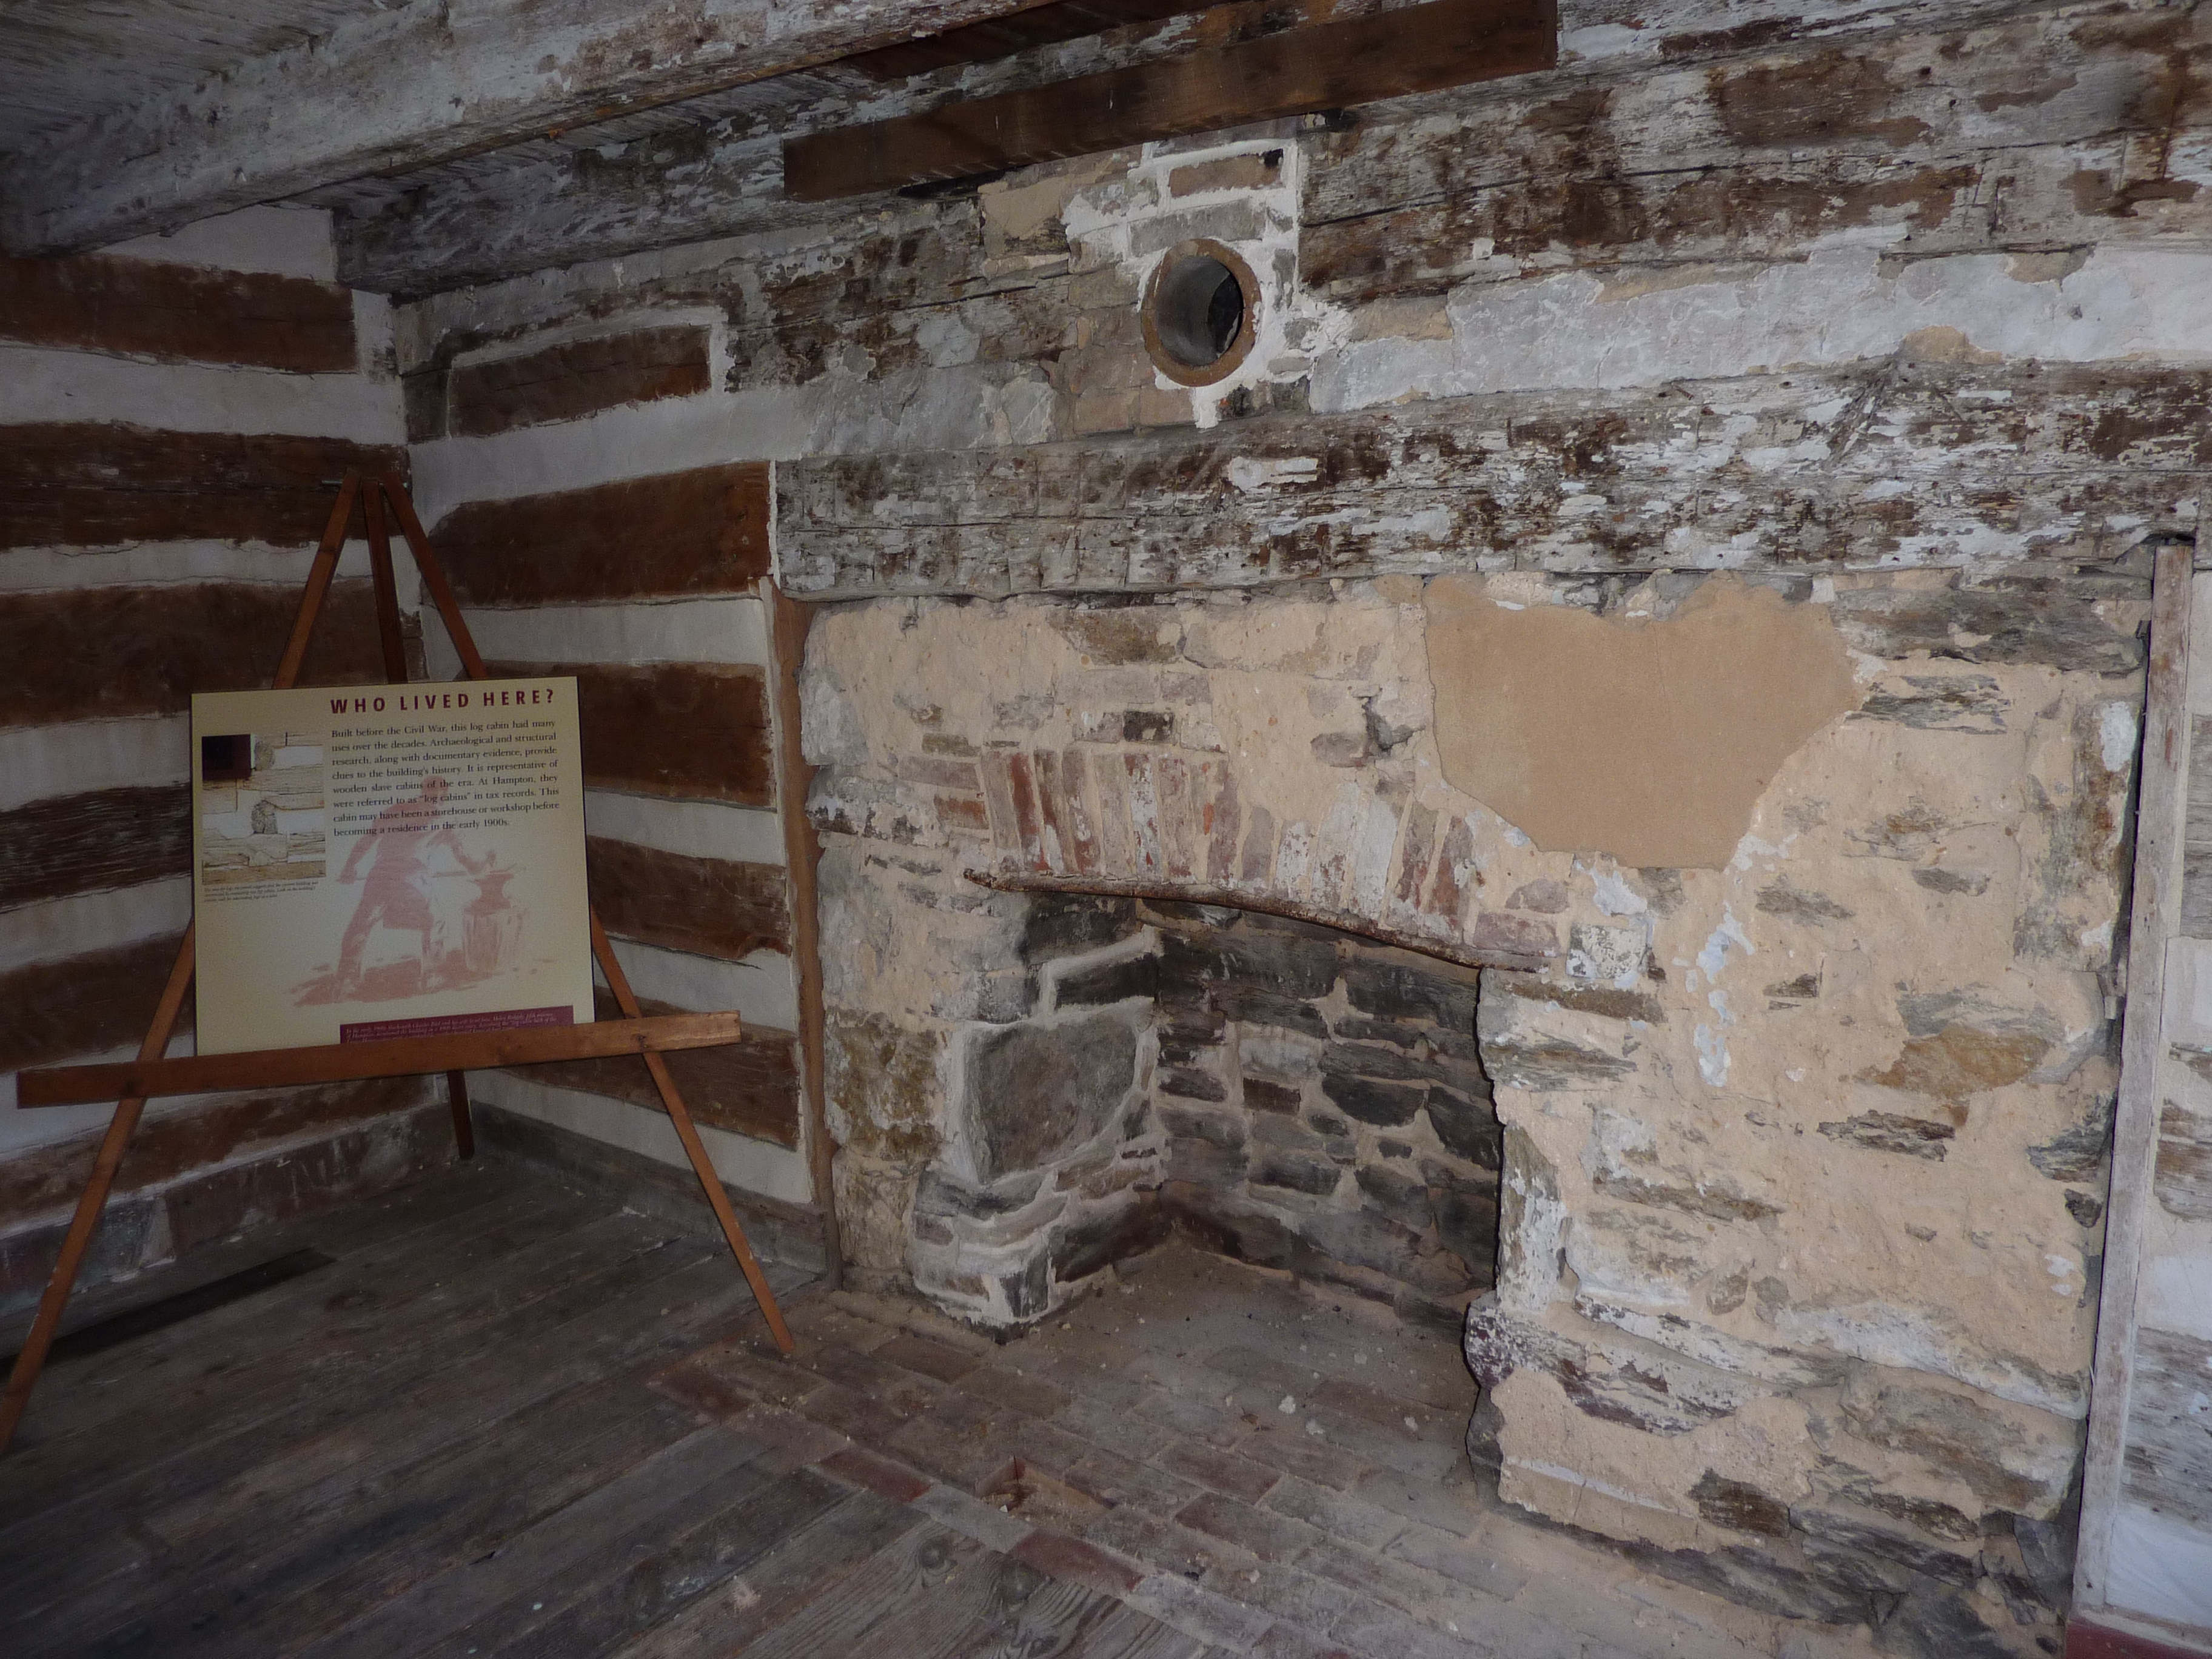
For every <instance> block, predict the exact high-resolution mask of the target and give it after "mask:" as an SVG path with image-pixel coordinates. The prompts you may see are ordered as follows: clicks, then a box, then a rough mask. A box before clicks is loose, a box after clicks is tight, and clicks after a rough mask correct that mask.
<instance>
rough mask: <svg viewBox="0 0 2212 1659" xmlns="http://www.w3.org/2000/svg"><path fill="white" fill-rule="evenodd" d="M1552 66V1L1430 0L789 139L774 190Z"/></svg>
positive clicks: (1131, 139) (890, 180)
mask: <svg viewBox="0 0 2212 1659" xmlns="http://www.w3.org/2000/svg"><path fill="white" fill-rule="evenodd" d="M1558 62H1559V21H1558V15H1557V13H1556V11H1555V10H1554V9H1553V6H1552V4H1551V3H1550V0H1430V3H1426V4H1422V5H1414V6H1408V7H1407V8H1405V9H1402V10H1399V11H1392V12H1386V13H1384V14H1383V15H1380V16H1376V17H1361V18H1352V19H1349V20H1346V21H1341V22H1330V23H1316V24H1314V25H1312V26H1310V27H1306V28H1302V29H1294V30H1291V31H1290V32H1289V33H1284V34H1279V35H1275V36H1272V37H1269V38H1267V39H1264V40H1252V41H1247V42H1244V43H1243V44H1241V45H1237V46H1228V47H1224V48H1220V49H1218V50H1215V51H1211V52H1194V53H1193V54H1191V55H1190V56H1188V57H1184V58H1169V59H1166V60H1164V61H1162V62H1159V63H1156V64H1145V65H1142V66H1140V67H1135V68H1129V69H1118V70H1107V71H1106V72H1104V73H1103V74H1099V75H1092V76H1083V77H1081V78H1079V79H1078V80H1073V81H1066V82H1060V83H1058V84H1057V85H1051V86H1042V87H1036V88H1030V89H1029V90H1026V91H1022V92H1014V93H1007V94H1002V95H1000V96H999V97H997V98H985V99H975V100H963V101H961V102H957V103H953V104H949V105H947V106H945V107H944V108H942V109H938V110H933V111H930V112H927V113H923V114H916V115H905V116H898V117H895V118H892V119H890V120H887V121H879V122H874V123H871V124H870V125H866V126H860V127H851V128H848V129H845V130H843V131H833V132H823V133H813V134H809V135H806V136H805V137H797V138H792V139H787V141H786V142H785V143H784V147H783V186H784V191H785V193H786V194H787V195H788V196H790V197H792V198H793V200H795V201H801V202H819V201H826V200H829V199H830V198H832V197H839V196H859V195H864V194H866V193H868V192H870V191H886V190H896V189H898V188H900V187H902V186H903V185H912V184H920V183H924V182H927V180H930V179H960V178H968V177H972V176H974V175H975V174H978V173H997V172H1002V171H1004V170H1006V168H1009V167H1023V166H1026V165H1028V164H1030V163H1031V162H1036V161H1053V160H1055V159H1057V158H1059V157H1061V156H1068V155H1096V154H1098V153H1100V152H1102V151H1105V150H1110V149H1121V148H1122V147H1123V146H1125V145H1129V144H1137V143H1145V142H1147V141H1149V140H1152V139H1157V138H1170V137H1176V136H1177V135H1179V134H1182V133H1188V132H1210V131H1219V130H1221V129H1224V128H1227V127H1234V126H1242V125H1245V124H1246V123H1248V122H1252V121H1261V120H1267V119H1269V118H1273V117H1276V116H1283V115H1304V114H1310V113H1312V112H1316V111H1321V110H1329V109H1342V108H1346V107H1348V106H1353V105H1358V104H1370V103H1374V102H1376V101H1378V100H1383V99H1387V98H1399V97H1404V96H1406V95H1407V94H1412V93H1418V92H1436V91H1438V90H1441V89H1442V88H1446V87H1458V86H1465V85H1467V84H1468V83H1470V82H1477V81H1489V80H1496V79H1498V78H1501V77H1503V76H1511V75H1526V74H1529V73H1531V72H1533V71H1534V70H1547V69H1550V68H1552V67H1553V65H1554V64H1557V63H1558Z"/></svg>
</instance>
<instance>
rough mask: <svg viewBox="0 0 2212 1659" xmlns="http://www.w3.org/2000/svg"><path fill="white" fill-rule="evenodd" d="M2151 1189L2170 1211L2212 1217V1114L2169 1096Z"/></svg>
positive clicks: (2160, 1120) (2191, 1218) (2161, 1116)
mask: <svg viewBox="0 0 2212 1659" xmlns="http://www.w3.org/2000/svg"><path fill="white" fill-rule="evenodd" d="M2151 1191H2152V1193H2153V1194H2154V1196H2155V1197H2156V1198H2157V1200H2158V1203H2159V1207H2160V1209H2162V1210H2164V1211H2165V1212H2166V1213H2167V1214H2168V1215H2175V1216H2179V1217H2180V1218H2182V1219H2183V1220H2185V1221H2212V1118H2208V1117H2205V1116H2203V1115H2201V1114H2198V1113H2196V1112H2191V1111H2189V1110H2187V1109H2184V1108H2183V1107H2180V1106H2178V1105H2176V1104H2175V1103H2173V1102H2172V1101H2170V1100H2169V1101H2167V1102H2166V1103H2165V1104H2164V1105H2163V1106H2162V1107H2161V1108H2160V1110H2159V1115H2158V1162H2157V1165H2156V1173H2155V1174H2154V1176H2152V1178H2151Z"/></svg>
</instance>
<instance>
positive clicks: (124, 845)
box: [0, 783, 192, 910]
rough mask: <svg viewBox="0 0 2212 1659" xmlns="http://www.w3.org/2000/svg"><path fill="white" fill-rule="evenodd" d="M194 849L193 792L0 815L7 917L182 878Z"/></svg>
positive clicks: (176, 789) (103, 795)
mask: <svg viewBox="0 0 2212 1659" xmlns="http://www.w3.org/2000/svg"><path fill="white" fill-rule="evenodd" d="M191 849H192V823H191V789H190V787H188V786H186V785H184V784H181V783H170V784H157V785H149V786H145V787H137V788H127V789H99V790H94V791H92V792H90V793H86V794H82V795H61V796H57V797H55V798H53V799H50V800H40V801H33V802H32V803H31V804H30V805H27V806H19V807H17V808H16V809H15V811H12V812H0V910H5V909H12V908H14V907H15V906H16V905H18V904H30V903H33V902H36V901H38V900H40V899H50V898H60V897H62V896H64V895H66V894H70V893H89V892H96V891H98V890H100V889H102V888H108V887H136V886H137V885H138V884H140V883H142V882H149V881H159V880H160V879H161V878H162V877H164V876H181V875H183V874H184V873H185V871H186V870H188V869H189V868H190V867H191Z"/></svg>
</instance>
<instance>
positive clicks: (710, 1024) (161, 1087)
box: [15, 1013, 742, 1107]
mask: <svg viewBox="0 0 2212 1659" xmlns="http://www.w3.org/2000/svg"><path fill="white" fill-rule="evenodd" d="M741 1035H742V1033H741V1031H740V1030H739V1029H738V1016H737V1015H735V1014H732V1013H720V1014H664V1015H661V1016H659V1018H647V1019H619V1020H599V1021H594V1022H593V1023H592V1024H588V1025H526V1026H516V1027H513V1028H510V1029H508V1030H499V1031H459V1032H456V1033H454V1034H453V1035H452V1036H417V1037H392V1038H388V1039H385V1040H383V1041H380V1042H331V1043H325V1044H324V1045H322V1046H321V1047H319V1048H256V1049H252V1050H249V1051H248V1052H246V1053H244V1054H191V1055H187V1056H186V1057H185V1058H184V1059H181V1060H118V1061H116V1062H114V1063H112V1064H108V1065H101V1066H52V1067H48V1068H46V1069H42V1070H39V1071H31V1072H18V1073H16V1074H15V1103H16V1105H18V1106H26V1107H27V1106H82V1105H83V1104H85V1103H87V1102H90V1101H100V1100H120V1099H122V1098H124V1097H125V1096H131V1095H136V1096H139V1097H151V1096H155V1095H199V1094H213V1093H216V1092H218V1091H223V1090H228V1089H287V1088H290V1087H292V1086H294V1085H298V1084H303V1083H344V1082H349V1081H351V1080H353V1079H356V1078H365V1077H405V1076H408V1075H410V1074H413V1073H432V1072H459V1071H477V1070H482V1069H486V1068H489V1067H491V1066H530V1065H534V1064H537V1063H538V1062H539V1061H541V1060H598V1059H601V1058H604V1057H605V1056H606V1055H608V1054H659V1053H661V1052H663V1051H664V1050H666V1049H671V1048H714V1047H715V1046H716V1045H717V1044H720V1043H724V1042H736V1041H737V1040H738V1037H739V1036H741Z"/></svg>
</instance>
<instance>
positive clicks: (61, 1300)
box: [0, 472, 389, 1452]
mask: <svg viewBox="0 0 2212 1659" xmlns="http://www.w3.org/2000/svg"><path fill="white" fill-rule="evenodd" d="M360 493H361V475H360V474H359V473H356V472H349V473H347V474H346V475H345V477H344V478H343V481H341V482H340V483H339V485H338V498H337V501H334V502H333V503H332V504H331V515H330V517H329V518H328V519H327V520H325V522H324V525H323V539H322V542H321V543H320V544H319V545H318V546H317V548H316V549H315V558H314V562H313V563H312V564H311V565H309V566H308V567H307V586H306V587H305V588H304V589H303V590H302V592H301V595H300V610H299V613H298V614H297V615H296V616H295V617H294V618H293V619H292V631H291V633H290V635H288V636H287V637H286V639H285V641H284V654H283V657H282V658H281V659H279V660H278V662H277V665H276V677H275V678H274V679H272V680H271V681H270V684H271V685H272V686H273V687H274V688H275V689H276V690H279V691H283V690H289V689H290V688H291V687H292V686H294V685H296V684H298V683H299V679H300V665H301V661H302V660H303V659H305V658H306V656H307V640H308V638H309V636H310V635H313V632H314V629H315V618H316V617H318V616H319V615H320V614H321V611H322V608H323V600H324V599H325V596H326V595H327V594H328V593H329V592H330V591H331V577H332V576H334V575H335V574H337V568H338V554H339V552H340V550H343V547H344V546H345V533H346V525H347V523H348V522H349V520H351V519H352V517H353V502H354V497H355V496H356V495H359V494H360ZM386 563H387V565H388V563H389V561H388V560H387V561H386ZM195 775H197V774H195ZM192 962H193V953H192V930H191V928H189V927H187V928H186V929H185V942H184V943H183V944H182V945H179V946H178V948H177V963H176V966H175V967H173V968H172V969H169V982H168V984H167V985H166V986H164V987H162V989H161V1002H160V1003H159V1005H157V1006H155V1010H154V1023H153V1024H151V1025H150V1026H149V1027H148V1028H147V1031H146V1040H145V1042H142V1043H141V1044H139V1046H138V1058H139V1059H141V1060H159V1059H160V1058H161V1056H162V1055H163V1054H166V1053H167V1051H168V1047H169V1036H170V1034H171V1033H172V1032H173V1031H174V1030H176V1028H177V1016H178V1014H179V1012H182V1010H183V1008H184V1006H185V991H186V990H187V989H189V988H190V987H191V982H192ZM145 1109H146V1103H145V1101H144V1100H143V1098H142V1099H137V1100H124V1101H118V1102H117V1103H116V1106H115V1115H114V1116H113V1117H112V1119H110V1120H109V1121H108V1125H107V1133H106V1136H104V1137H103V1138H102V1139H101V1140H100V1154H99V1156H98V1157H97V1158H94V1160H93V1165H92V1179H91V1180H89V1181H88V1182H85V1187H84V1192H83V1194H82V1196H80V1197H79V1198H78V1200H77V1201H76V1214H75V1215H73V1216H71V1217H70V1230H69V1233H68V1236H67V1237H64V1239H63V1240H62V1254H61V1259H60V1260H59V1261H57V1262H55V1263H54V1272H53V1277H52V1278H51V1279H48V1280H47V1281H46V1291H45V1293H44V1294H43V1295H42V1296H40V1297H39V1311H38V1314H37V1315H36V1316H35V1317H33V1320H32V1321H31V1334H30V1335H29V1336H28V1337H27V1338H26V1339H25V1340H24V1342H23V1351H22V1352H21V1353H19V1354H17V1355H16V1356H15V1369H14V1370H11V1371H9V1373H8V1387H7V1389H6V1391H5V1392H4V1393H0V1452H4V1451H6V1450H7V1449H8V1444H9V1442H10V1441H12V1440H13V1439H14V1438H15V1425H17V1424H18V1423H20V1422H21V1421H22V1420H23V1412H24V1409H25V1408H26V1407H28V1406H29V1405H30V1403H31V1389H32V1388H33V1385H34V1384H36V1383H37V1382H38V1380H39V1373H40V1371H41V1370H44V1369H45V1367H46V1352H47V1350H48V1349H50V1348H52V1346H53V1345H54V1333H55V1332H56V1331H57V1330H58V1329H59V1328H61V1322H62V1312H63V1310H64V1309H65V1308H67V1307H68V1306H69V1299H70V1291H72V1290H74V1289H75V1288H76V1276H77V1273H79V1272H80V1271H81V1270H82V1267H83V1266H84V1256H85V1252H86V1251H87V1250H88V1249H91V1248H92V1236H93V1234H94V1233H95V1232H97V1231H99V1230H100V1211H101V1210H102V1209H104V1208H105V1207H106V1204H107V1192H108V1188H111V1187H112V1186H113V1185H114V1184H115V1172H116V1170H118V1169H119V1168H121V1167H122V1164H123V1154H124V1153H125V1152H127V1151H129V1150H130V1146H131V1135H132V1134H133V1133H136V1132H137V1127H138V1118H139V1115H140V1114H141V1113H143V1111H144V1110H145Z"/></svg>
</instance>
